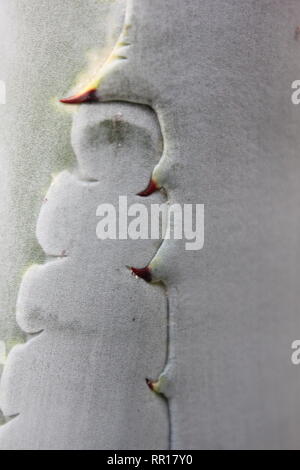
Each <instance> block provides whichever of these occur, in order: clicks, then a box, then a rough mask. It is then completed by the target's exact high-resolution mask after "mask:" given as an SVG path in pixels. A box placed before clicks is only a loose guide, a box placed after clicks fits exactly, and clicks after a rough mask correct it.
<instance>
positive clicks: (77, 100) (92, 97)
mask: <svg viewBox="0 0 300 470" xmlns="http://www.w3.org/2000/svg"><path fill="white" fill-rule="evenodd" d="M96 92H97V88H92V89H91V90H88V91H85V92H84V93H79V94H77V95H74V96H70V97H69V98H63V99H61V100H59V101H60V102H61V103H64V104H82V103H96V102H98V101H99V99H98V97H97V95H96Z"/></svg>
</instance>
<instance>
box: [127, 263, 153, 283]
mask: <svg viewBox="0 0 300 470" xmlns="http://www.w3.org/2000/svg"><path fill="white" fill-rule="evenodd" d="M130 269H131V272H132V273H133V274H134V275H135V276H138V277H140V278H141V279H144V281H146V282H151V281H152V274H151V270H150V268H149V267H148V266H146V267H145V268H133V267H131V268H130Z"/></svg>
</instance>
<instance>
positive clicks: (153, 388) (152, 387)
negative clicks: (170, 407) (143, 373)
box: [145, 378, 160, 393]
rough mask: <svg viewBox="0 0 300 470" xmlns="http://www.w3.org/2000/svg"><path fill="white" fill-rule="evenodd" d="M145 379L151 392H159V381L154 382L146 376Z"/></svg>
mask: <svg viewBox="0 0 300 470" xmlns="http://www.w3.org/2000/svg"><path fill="white" fill-rule="evenodd" d="M145 380H146V384H147V385H148V387H149V388H150V390H151V391H152V392H155V393H160V392H159V382H154V381H153V380H150V379H148V378H146V379H145Z"/></svg>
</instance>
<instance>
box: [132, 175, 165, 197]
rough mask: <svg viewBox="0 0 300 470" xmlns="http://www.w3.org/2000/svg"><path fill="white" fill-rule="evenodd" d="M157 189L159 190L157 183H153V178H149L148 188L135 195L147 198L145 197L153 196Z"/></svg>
mask: <svg viewBox="0 0 300 470" xmlns="http://www.w3.org/2000/svg"><path fill="white" fill-rule="evenodd" d="M159 189H160V188H159V186H158V184H157V182H156V181H154V179H153V178H151V179H150V181H149V183H148V186H147V187H146V188H145V189H144V190H143V191H141V192H140V193H137V196H141V197H147V196H150V195H151V194H153V193H154V192H155V191H158V190H159Z"/></svg>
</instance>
